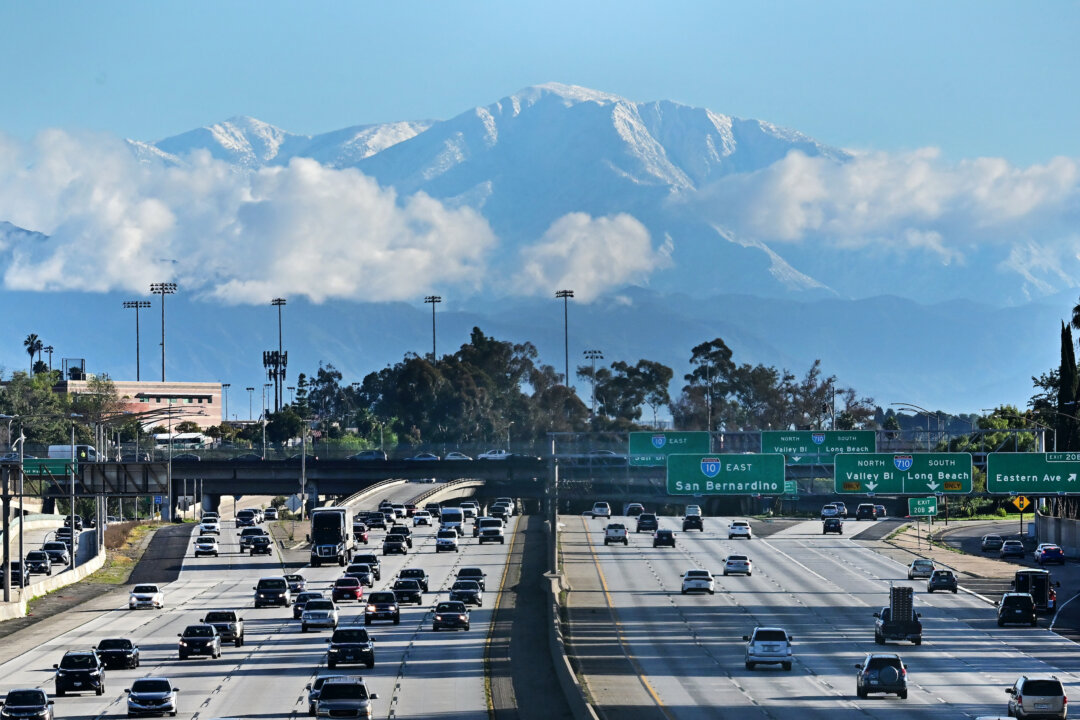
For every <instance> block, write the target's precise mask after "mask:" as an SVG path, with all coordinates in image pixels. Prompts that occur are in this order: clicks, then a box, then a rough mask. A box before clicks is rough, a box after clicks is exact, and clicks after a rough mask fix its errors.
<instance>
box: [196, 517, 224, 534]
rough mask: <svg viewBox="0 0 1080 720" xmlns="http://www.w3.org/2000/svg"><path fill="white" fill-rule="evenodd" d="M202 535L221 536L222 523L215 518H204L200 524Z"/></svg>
mask: <svg viewBox="0 0 1080 720" xmlns="http://www.w3.org/2000/svg"><path fill="white" fill-rule="evenodd" d="M199 534H200V535H220V534H221V522H220V521H218V520H217V519H215V518H203V519H202V520H201V521H200V522H199Z"/></svg>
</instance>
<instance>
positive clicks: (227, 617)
mask: <svg viewBox="0 0 1080 720" xmlns="http://www.w3.org/2000/svg"><path fill="white" fill-rule="evenodd" d="M202 621H203V622H204V623H206V624H207V625H213V626H214V628H216V629H217V631H218V634H219V635H221V642H223V643H229V642H231V643H232V644H233V646H234V647H240V646H242V645H243V644H244V618H242V617H240V616H238V615H237V614H236V611H235V610H211V611H210V612H208V613H206V617H204V618H203V619H202Z"/></svg>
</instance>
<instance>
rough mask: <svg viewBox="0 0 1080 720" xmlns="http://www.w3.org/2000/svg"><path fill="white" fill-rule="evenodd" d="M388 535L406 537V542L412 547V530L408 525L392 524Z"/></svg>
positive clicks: (387, 532)
mask: <svg viewBox="0 0 1080 720" xmlns="http://www.w3.org/2000/svg"><path fill="white" fill-rule="evenodd" d="M386 534H387V535H401V536H402V537H404V538H405V544H406V545H408V546H409V549H410V550H411V549H412V530H410V529H409V528H408V526H406V525H392V526H390V529H389V530H387V531H386Z"/></svg>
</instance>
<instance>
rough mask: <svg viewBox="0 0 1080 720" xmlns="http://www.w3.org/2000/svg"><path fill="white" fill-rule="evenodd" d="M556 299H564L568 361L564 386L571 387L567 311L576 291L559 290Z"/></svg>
mask: <svg viewBox="0 0 1080 720" xmlns="http://www.w3.org/2000/svg"><path fill="white" fill-rule="evenodd" d="M555 297H556V298H562V301H563V353H564V355H565V360H566V375H565V376H564V377H563V384H564V385H566V387H570V315H569V312H570V311H569V310H568V309H567V302H568V301H569V299H570V298H572V297H574V291H573V290H559V291H558V292H556V293H555Z"/></svg>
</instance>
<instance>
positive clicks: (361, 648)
mask: <svg viewBox="0 0 1080 720" xmlns="http://www.w3.org/2000/svg"><path fill="white" fill-rule="evenodd" d="M326 642H327V643H329V645H330V648H329V650H328V651H327V655H326V667H328V668H330V669H331V670H333V669H334V668H336V667H337V666H338V665H339V664H340V665H344V664H346V663H353V664H361V663H362V664H364V665H366V666H367V668H368V669H369V670H370V669H371V668H373V667H375V642H374V641H373V640H372V639H371V636H369V635H368V631H367V630H365V629H364V628H338V629H337V630H335V631H334V634H333V635H331V636H330V638H329V639H328V640H327V641H326ZM326 687H327V686H326V685H323V693H324V694H325V693H326ZM322 699H323V698H322V696H320V697H319V701H320V702H322Z"/></svg>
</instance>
